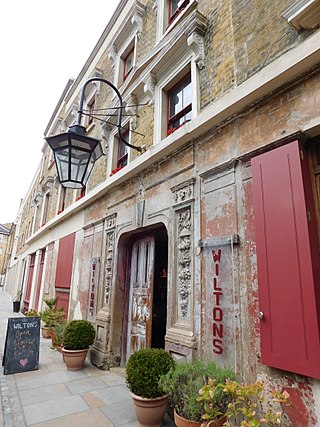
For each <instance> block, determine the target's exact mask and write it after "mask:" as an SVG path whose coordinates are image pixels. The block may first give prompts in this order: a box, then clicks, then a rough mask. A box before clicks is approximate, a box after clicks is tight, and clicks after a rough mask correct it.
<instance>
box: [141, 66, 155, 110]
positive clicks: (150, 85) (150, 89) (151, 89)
mask: <svg viewBox="0 0 320 427" xmlns="http://www.w3.org/2000/svg"><path fill="white" fill-rule="evenodd" d="M143 83H144V86H143V91H144V93H145V94H146V95H147V97H148V99H149V105H153V104H154V96H155V87H156V83H157V79H156V76H155V74H153V73H149V74H148V76H147V77H146V79H145V80H144V82H143Z"/></svg>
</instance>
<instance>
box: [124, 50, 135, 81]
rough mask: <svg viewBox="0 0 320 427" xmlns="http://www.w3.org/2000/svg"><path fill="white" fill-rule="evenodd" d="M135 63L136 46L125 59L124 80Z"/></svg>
mask: <svg viewBox="0 0 320 427" xmlns="http://www.w3.org/2000/svg"><path fill="white" fill-rule="evenodd" d="M133 64H134V48H132V49H131V50H130V52H129V53H128V55H127V56H126V57H125V58H124V59H123V81H125V79H126V78H127V77H128V75H129V73H130V71H131V70H132V68H133Z"/></svg>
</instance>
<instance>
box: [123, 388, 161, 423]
mask: <svg viewBox="0 0 320 427" xmlns="http://www.w3.org/2000/svg"><path fill="white" fill-rule="evenodd" d="M130 394H131V396H132V399H133V403H134V407H135V411H136V416H137V419H138V421H139V424H140V426H141V427H161V426H162V423H163V418H164V416H165V414H166V411H167V406H168V396H167V395H166V394H165V395H164V396H160V397H155V398H153V399H147V398H144V397H140V396H137V395H135V394H133V393H131V392H130Z"/></svg>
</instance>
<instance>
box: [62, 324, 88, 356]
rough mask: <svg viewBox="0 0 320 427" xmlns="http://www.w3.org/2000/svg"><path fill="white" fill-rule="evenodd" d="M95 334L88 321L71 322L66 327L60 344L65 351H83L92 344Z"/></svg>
mask: <svg viewBox="0 0 320 427" xmlns="http://www.w3.org/2000/svg"><path fill="white" fill-rule="evenodd" d="M95 334H96V332H95V329H94V326H93V325H92V323H91V322H89V321H88V320H72V321H71V322H69V323H68V324H67V325H66V328H65V330H64V333H63V339H62V344H63V345H64V347H65V348H66V349H67V350H83V349H85V348H88V347H89V346H90V345H92V344H93V341H94V338H95Z"/></svg>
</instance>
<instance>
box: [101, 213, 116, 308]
mask: <svg viewBox="0 0 320 427" xmlns="http://www.w3.org/2000/svg"><path fill="white" fill-rule="evenodd" d="M116 216H117V214H112V215H109V216H108V217H106V230H107V238H106V270H105V296H104V303H105V304H106V305H109V302H110V294H111V285H112V265H113V255H114V240H115V226H116Z"/></svg>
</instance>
